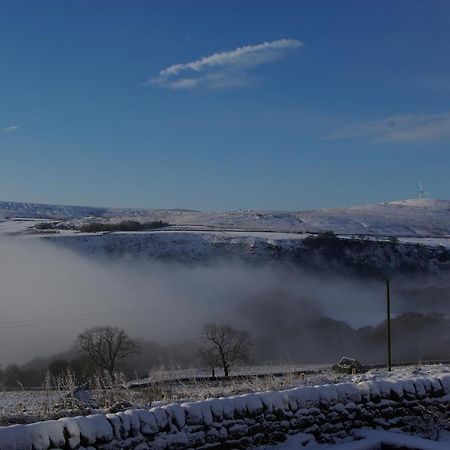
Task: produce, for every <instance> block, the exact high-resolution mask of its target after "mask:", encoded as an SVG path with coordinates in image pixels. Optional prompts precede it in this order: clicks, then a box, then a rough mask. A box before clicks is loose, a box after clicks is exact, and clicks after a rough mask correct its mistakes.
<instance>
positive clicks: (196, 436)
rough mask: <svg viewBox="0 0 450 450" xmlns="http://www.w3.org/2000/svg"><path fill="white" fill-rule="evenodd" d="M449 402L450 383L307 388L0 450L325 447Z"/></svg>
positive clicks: (6, 433) (17, 431) (55, 425)
mask: <svg viewBox="0 0 450 450" xmlns="http://www.w3.org/2000/svg"><path fill="white" fill-rule="evenodd" d="M449 394H450V375H446V376H442V377H438V378H420V379H407V380H402V381H366V382H361V383H359V384H354V383H343V384H336V385H334V384H330V385H322V386H311V387H309V386H308V387H300V388H296V389H290V390H286V391H281V392H262V393H256V394H246V395H240V396H236V397H228V398H219V399H209V400H205V401H200V402H190V403H183V404H181V405H179V404H172V405H168V406H163V407H157V408H153V409H151V410H138V409H136V410H129V411H125V412H119V413H117V414H107V415H101V414H98V415H92V416H87V417H75V418H65V419H60V420H53V421H47V422H39V423H35V424H31V425H14V426H10V427H0V449H1V450H48V449H86V448H89V449H103V450H106V449H115V448H117V449H119V448H125V449H136V450H144V449H146V450H149V449H165V450H176V449H188V448H189V449H194V448H195V449H205V450H206V449H212V448H237V447H240V448H245V447H248V446H249V445H255V444H263V443H268V442H276V441H281V440H283V439H284V438H285V437H286V435H287V434H294V433H298V432H304V433H312V434H314V435H315V436H316V438H318V439H319V440H320V439H321V440H324V441H329V440H332V437H333V436H336V437H345V436H346V435H348V434H349V433H350V432H352V430H354V429H356V428H360V427H362V426H373V427H376V426H381V427H383V428H385V429H388V428H390V427H396V428H398V427H402V426H405V425H406V421H405V417H406V416H408V415H411V414H420V412H421V411H422V408H421V405H428V404H434V403H448V402H450V395H449Z"/></svg>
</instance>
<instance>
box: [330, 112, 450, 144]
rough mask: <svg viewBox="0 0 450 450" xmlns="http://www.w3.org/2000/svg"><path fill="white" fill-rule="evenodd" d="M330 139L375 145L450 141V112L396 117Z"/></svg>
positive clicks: (343, 131) (342, 131)
mask: <svg viewBox="0 0 450 450" xmlns="http://www.w3.org/2000/svg"><path fill="white" fill-rule="evenodd" d="M326 138H327V139H369V140H371V141H375V142H416V141H427V140H434V139H445V138H450V112H444V113H436V114H416V113H408V114H396V115H392V116H388V117H385V118H384V119H380V120H373V121H369V122H360V123H356V124H353V125H350V126H347V127H343V128H340V129H338V130H335V131H333V132H332V133H330V134H329V135H328V136H326Z"/></svg>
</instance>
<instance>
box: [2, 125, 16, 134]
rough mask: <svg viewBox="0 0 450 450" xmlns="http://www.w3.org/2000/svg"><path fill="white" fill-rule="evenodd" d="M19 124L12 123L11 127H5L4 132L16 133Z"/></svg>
mask: <svg viewBox="0 0 450 450" xmlns="http://www.w3.org/2000/svg"><path fill="white" fill-rule="evenodd" d="M19 128H20V127H19V126H18V125H11V126H10V127H6V128H3V130H2V131H3V133H14V132H15V131H18V130H19Z"/></svg>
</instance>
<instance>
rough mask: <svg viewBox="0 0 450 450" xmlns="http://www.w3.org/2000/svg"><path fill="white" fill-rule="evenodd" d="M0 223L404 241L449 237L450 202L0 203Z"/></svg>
mask: <svg viewBox="0 0 450 450" xmlns="http://www.w3.org/2000/svg"><path fill="white" fill-rule="evenodd" d="M0 217H4V218H37V219H46V218H48V219H63V220H80V219H83V218H87V217H91V218H92V217H97V218H99V219H102V220H106V219H108V220H114V219H123V218H137V219H140V220H141V219H142V220H149V221H151V220H163V221H166V222H169V223H171V224H173V225H178V226H182V227H189V228H202V229H233V230H246V231H280V232H305V231H306V232H308V231H309V232H320V231H328V230H332V231H334V232H335V233H338V234H364V235H383V236H391V235H392V236H405V237H417V236H420V237H442V236H448V235H450V201H449V200H434V199H413V200H404V201H394V202H387V203H379V204H374V205H362V206H353V207H349V208H332V209H316V210H310V211H293V212H281V211H256V210H255V211H251V210H250V211H229V212H200V211H192V210H183V209H167V210H165V209H154V210H151V209H149V210H146V209H128V208H124V209H113V208H91V207H82V206H64V205H44V204H37V203H14V202H0Z"/></svg>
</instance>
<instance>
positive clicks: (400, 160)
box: [0, 0, 450, 210]
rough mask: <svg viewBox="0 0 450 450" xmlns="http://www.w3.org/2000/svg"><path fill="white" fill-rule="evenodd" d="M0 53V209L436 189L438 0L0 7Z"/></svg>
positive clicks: (365, 197) (448, 21)
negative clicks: (8, 204)
mask: <svg viewBox="0 0 450 450" xmlns="http://www.w3.org/2000/svg"><path fill="white" fill-rule="evenodd" d="M0 52H1V55H2V64H1V70H0V152H1V165H0V199H4V200H18V201H36V202H47V203H66V204H83V205H105V206H130V207H148V208H177V207H180V208H193V209H204V210H226V209H290V210H295V209H303V208H313V207H330V206H343V205H350V204H357V203H368V202H375V201H385V200H392V199H403V198H411V197H414V196H416V195H417V184H418V182H419V180H421V181H422V182H423V184H424V186H425V188H426V190H428V191H430V192H431V193H432V195H433V196H434V197H438V198H449V197H450V195H449V191H450V176H449V168H450V56H449V55H450V3H449V2H447V1H439V0H434V1H425V0H423V1H415V0H405V1H377V2H373V1H301V0H295V1H294V0H292V1H286V0H276V1H275V0H272V1H264V0H258V1H252V0H247V1H233V0H227V1H225V0H224V1H189V0H183V1H181V0H180V1H170V0H167V1H137V0H136V1H131V0H130V1H124V0H103V1H98V0H79V1H61V0H58V1H56V0H55V1H49V0H40V1H32V0H29V1H21V0H14V1H9V0H4V1H2V2H1V4H0Z"/></svg>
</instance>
